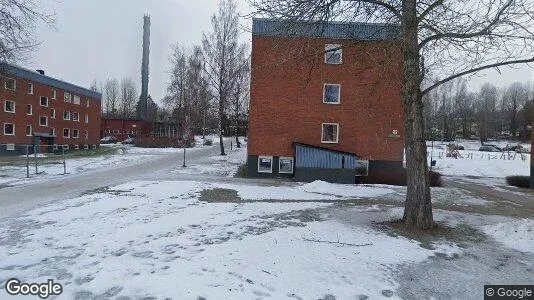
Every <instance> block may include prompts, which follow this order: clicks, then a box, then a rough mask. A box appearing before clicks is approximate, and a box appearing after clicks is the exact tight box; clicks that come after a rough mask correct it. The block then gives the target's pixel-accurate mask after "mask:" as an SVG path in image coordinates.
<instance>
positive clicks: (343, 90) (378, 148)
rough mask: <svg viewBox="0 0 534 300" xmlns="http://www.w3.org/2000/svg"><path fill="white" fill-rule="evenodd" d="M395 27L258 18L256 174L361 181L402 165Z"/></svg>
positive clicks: (252, 165) (252, 149) (253, 110)
mask: <svg viewBox="0 0 534 300" xmlns="http://www.w3.org/2000/svg"><path fill="white" fill-rule="evenodd" d="M397 37H398V28H397V27H395V26H392V25H386V24H367V23H341V22H328V23H324V22H323V23H308V22H299V23H291V24H289V25H288V23H287V22H286V21H282V20H268V19H254V20H253V30H252V75H251V76H252V78H251V99H250V120H249V143H248V171H249V174H251V175H253V176H259V177H269V176H281V177H293V176H294V177H295V178H296V179H297V180H299V181H312V180H317V179H321V180H327V181H331V182H343V183H354V182H360V181H364V180H358V178H359V179H361V178H365V176H372V175H373V174H377V172H388V171H389V170H392V169H400V168H402V167H403V149H404V126H403V107H402V101H401V78H402V77H401V75H402V61H401V52H400V47H399V44H400V41H399V39H398V38H397Z"/></svg>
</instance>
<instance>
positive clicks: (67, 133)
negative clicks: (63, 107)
mask: <svg viewBox="0 0 534 300" xmlns="http://www.w3.org/2000/svg"><path fill="white" fill-rule="evenodd" d="M63 137H64V138H66V139H68V138H70V129H68V128H63Z"/></svg>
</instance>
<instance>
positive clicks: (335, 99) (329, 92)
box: [323, 83, 341, 104]
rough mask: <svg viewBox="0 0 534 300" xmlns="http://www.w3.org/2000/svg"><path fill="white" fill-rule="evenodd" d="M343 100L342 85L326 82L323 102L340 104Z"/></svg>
mask: <svg viewBox="0 0 534 300" xmlns="http://www.w3.org/2000/svg"><path fill="white" fill-rule="evenodd" d="M340 100H341V85H339V84H331V83H325V85H324V93H323V103H328V104H339V103H340Z"/></svg>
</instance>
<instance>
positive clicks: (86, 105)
mask: <svg viewBox="0 0 534 300" xmlns="http://www.w3.org/2000/svg"><path fill="white" fill-rule="evenodd" d="M85 107H89V99H87V102H86V104H85Z"/></svg>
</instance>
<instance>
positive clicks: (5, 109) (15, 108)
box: [4, 100, 17, 114]
mask: <svg viewBox="0 0 534 300" xmlns="http://www.w3.org/2000/svg"><path fill="white" fill-rule="evenodd" d="M9 102H11V103H13V111H10V110H7V103H9ZM4 112H6V113H10V114H14V113H16V112H17V103H16V102H15V101H13V100H6V101H4Z"/></svg>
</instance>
